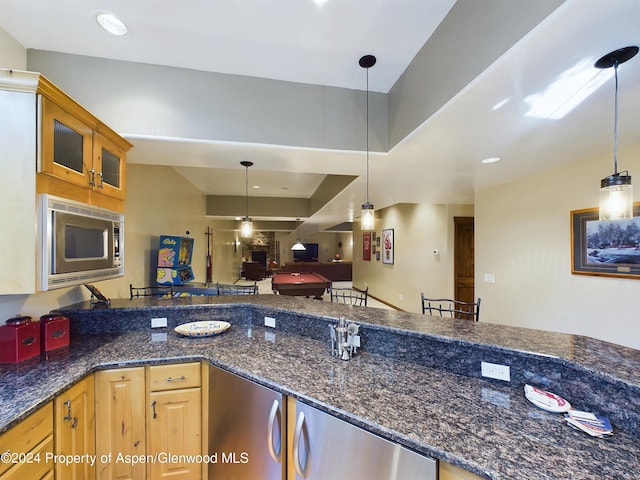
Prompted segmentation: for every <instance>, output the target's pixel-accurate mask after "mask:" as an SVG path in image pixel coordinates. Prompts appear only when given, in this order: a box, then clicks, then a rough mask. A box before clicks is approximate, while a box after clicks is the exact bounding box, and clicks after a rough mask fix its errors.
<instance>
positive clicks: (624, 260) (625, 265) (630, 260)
mask: <svg viewBox="0 0 640 480" xmlns="http://www.w3.org/2000/svg"><path fill="white" fill-rule="evenodd" d="M633 215H634V216H633V218H632V219H629V220H609V221H602V222H601V221H600V220H599V219H598V209H597V208H589V209H585V210H573V211H572V212H571V273H573V274H576V275H596V276H603V277H621V278H635V279H638V278H640V202H636V203H634V204H633Z"/></svg>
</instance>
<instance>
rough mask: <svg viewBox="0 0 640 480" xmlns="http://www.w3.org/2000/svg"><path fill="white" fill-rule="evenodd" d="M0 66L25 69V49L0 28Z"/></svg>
mask: <svg viewBox="0 0 640 480" xmlns="http://www.w3.org/2000/svg"><path fill="white" fill-rule="evenodd" d="M0 68H11V69H13V70H26V69H27V50H26V48H24V47H23V46H22V45H21V44H20V43H18V42H17V41H16V39H15V38H13V37H12V36H11V35H9V34H8V33H7V32H6V31H5V30H4V29H2V28H0Z"/></svg>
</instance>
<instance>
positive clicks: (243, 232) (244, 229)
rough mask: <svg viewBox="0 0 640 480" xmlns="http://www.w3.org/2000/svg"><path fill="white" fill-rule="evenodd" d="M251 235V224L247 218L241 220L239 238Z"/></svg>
mask: <svg viewBox="0 0 640 480" xmlns="http://www.w3.org/2000/svg"><path fill="white" fill-rule="evenodd" d="M252 235H253V222H252V221H251V219H250V218H249V217H244V218H243V219H242V225H241V227H240V236H242V237H243V238H249V237H251V236H252Z"/></svg>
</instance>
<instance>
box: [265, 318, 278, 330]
mask: <svg viewBox="0 0 640 480" xmlns="http://www.w3.org/2000/svg"><path fill="white" fill-rule="evenodd" d="M264 326H265V327H271V328H276V319H275V318H273V317H264Z"/></svg>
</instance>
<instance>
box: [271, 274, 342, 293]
mask: <svg viewBox="0 0 640 480" xmlns="http://www.w3.org/2000/svg"><path fill="white" fill-rule="evenodd" d="M330 287H331V281H330V280H329V279H327V278H325V277H323V276H322V275H319V274H317V273H274V274H273V277H272V279H271V288H272V289H273V292H274V293H276V292H277V293H279V294H280V295H294V296H303V297H311V296H313V297H314V298H318V299H320V298H322V294H323V293H324V292H325V291H327V290H328V289H329V288H330Z"/></svg>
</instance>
